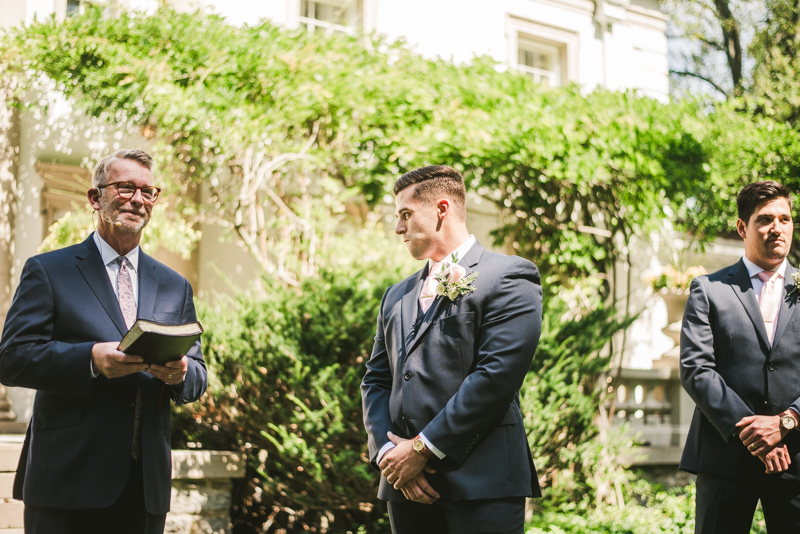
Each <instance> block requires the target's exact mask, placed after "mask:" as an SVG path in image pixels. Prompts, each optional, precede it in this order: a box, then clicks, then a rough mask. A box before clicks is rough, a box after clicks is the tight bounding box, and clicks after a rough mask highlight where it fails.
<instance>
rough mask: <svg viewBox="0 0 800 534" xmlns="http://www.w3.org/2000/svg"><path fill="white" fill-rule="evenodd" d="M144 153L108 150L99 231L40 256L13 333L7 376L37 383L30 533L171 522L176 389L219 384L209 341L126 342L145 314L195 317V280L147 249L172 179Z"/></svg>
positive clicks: (33, 261)
mask: <svg viewBox="0 0 800 534" xmlns="http://www.w3.org/2000/svg"><path fill="white" fill-rule="evenodd" d="M151 167H152V159H151V158H150V156H149V155H148V154H146V153H145V152H142V151H140V150H118V151H117V152H115V153H113V154H112V155H110V156H108V157H106V158H103V159H102V160H101V161H100V162H99V163H98V164H97V168H96V169H95V172H94V176H93V177H92V189H90V190H89V191H88V198H89V202H90V204H91V206H92V207H93V208H94V210H95V211H96V212H97V213H98V215H99V217H98V219H97V231H96V232H94V233H93V234H92V235H90V236H89V237H88V238H87V239H86V240H85V241H84V242H83V243H81V244H79V245H75V246H71V247H67V248H65V249H61V250H57V251H53V252H48V253H46V254H42V255H39V256H34V257H32V258H30V259H29V260H28V261H27V262H26V264H25V267H24V268H23V270H22V276H21V279H20V284H19V287H18V289H17V292H16V294H15V296H14V301H13V303H12V304H11V309H10V310H9V312H8V317H7V319H6V323H5V327H4V331H3V337H2V340H1V341H0V381H2V383H3V384H5V385H8V386H16V387H25V388H31V389H35V390H36V400H35V402H34V408H33V417H32V419H31V423H30V426H29V427H28V435H27V436H26V439H25V445H24V447H23V452H22V457H21V458H20V464H19V468H18V469H17V477H16V480H15V482H14V497H16V498H22V499H23V501H24V502H25V529H26V532H28V533H29V534H31V533H33V534H36V533H47V534H86V533H94V532H96V533H103V534H108V533H112V532H113V533H115V534H119V533H131V534H134V533H135V534H141V533H148V534H149V533H162V532H163V531H164V523H165V518H166V513H167V511H168V510H169V502H170V486H171V484H170V479H171V460H170V400H172V401H174V402H175V403H176V404H183V403H187V402H191V401H194V400H196V399H198V398H199V397H200V396H201V395H202V394H203V392H204V391H205V389H206V368H205V363H204V361H203V356H202V354H201V351H200V342H199V341H198V342H197V343H196V344H195V345H194V347H192V349H191V350H190V351H189V352H188V354H186V355H185V356H183V357H182V358H181V359H180V360H177V361H174V362H168V363H166V364H165V365H147V364H145V363H142V358H141V357H139V356H138V355H137V356H132V355H126V354H123V353H122V352H119V351H118V350H116V347H117V346H118V344H119V341H120V340H121V339H122V337H123V335H124V334H125V333H126V332H127V331H128V329H129V328H130V327H131V325H132V324H133V323H134V322H135V320H136V319H137V318H143V319H148V320H152V321H157V322H161V323H175V324H179V323H185V322H190V321H194V320H196V316H195V309H194V304H193V301H192V288H191V286H190V285H189V282H188V281H187V280H186V279H185V278H183V277H182V276H180V275H179V274H177V273H176V272H174V271H172V270H171V269H169V268H168V267H166V266H165V265H163V264H161V263H159V262H157V261H155V260H154V259H152V258H150V257H149V256H147V255H146V254H144V253H143V252H142V251H141V250H140V248H139V240H140V238H141V235H142V229H143V228H144V227H145V225H146V224H147V222H148V220H149V218H150V213H151V211H152V209H153V205H154V203H155V202H156V200H157V199H158V195H159V192H160V189H159V188H158V187H155V186H154V185H153V175H152V173H151Z"/></svg>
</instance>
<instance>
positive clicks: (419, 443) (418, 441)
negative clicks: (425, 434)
mask: <svg viewBox="0 0 800 534" xmlns="http://www.w3.org/2000/svg"><path fill="white" fill-rule="evenodd" d="M424 449H425V443H423V442H422V440H421V439H416V440H414V450H415V451H417V452H422V451H423V450H424Z"/></svg>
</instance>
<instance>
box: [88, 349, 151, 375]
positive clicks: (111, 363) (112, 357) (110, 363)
mask: <svg viewBox="0 0 800 534" xmlns="http://www.w3.org/2000/svg"><path fill="white" fill-rule="evenodd" d="M118 346H119V342H118V341H112V342H110V343H95V344H94V346H93V347H92V368H93V369H94V372H95V373H98V374H101V375H103V376H105V377H106V378H119V377H122V376H127V375H130V374H133V373H138V372H139V371H146V370H147V367H148V365H147V364H146V363H142V361H143V360H142V358H141V356H133V355H131V354H125V353H124V352H120V351H118V350H117V347H118Z"/></svg>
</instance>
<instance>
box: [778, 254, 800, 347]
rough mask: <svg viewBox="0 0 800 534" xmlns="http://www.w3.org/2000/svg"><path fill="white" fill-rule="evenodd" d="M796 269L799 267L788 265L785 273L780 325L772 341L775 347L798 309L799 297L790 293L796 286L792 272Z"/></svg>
mask: <svg viewBox="0 0 800 534" xmlns="http://www.w3.org/2000/svg"><path fill="white" fill-rule="evenodd" d="M796 271H797V269H795V268H794V267H792V266H791V265H786V272H785V273H784V278H783V299H782V300H781V310H780V312H778V325H777V326H776V328H775V338H774V339H773V343H772V348H773V349H774V348H775V347H776V346H777V345H778V340H780V338H781V335H783V331H784V330H786V325H788V324H789V323H790V322H791V320H792V315H793V314H794V311H795V310H796V309H797V306H796V303H797V299H796V297H795V295H792V296H789V295H788V293H789V292H790V291H792V290H793V289H794V287H795V286H794V281H793V280H792V273H794V272H796Z"/></svg>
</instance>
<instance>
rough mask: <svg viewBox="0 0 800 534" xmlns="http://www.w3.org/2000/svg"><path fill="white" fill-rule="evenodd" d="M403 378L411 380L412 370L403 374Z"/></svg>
mask: <svg viewBox="0 0 800 534" xmlns="http://www.w3.org/2000/svg"><path fill="white" fill-rule="evenodd" d="M403 378H405V379H406V380H411V371H406V374H404V375H403Z"/></svg>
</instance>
